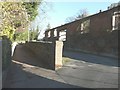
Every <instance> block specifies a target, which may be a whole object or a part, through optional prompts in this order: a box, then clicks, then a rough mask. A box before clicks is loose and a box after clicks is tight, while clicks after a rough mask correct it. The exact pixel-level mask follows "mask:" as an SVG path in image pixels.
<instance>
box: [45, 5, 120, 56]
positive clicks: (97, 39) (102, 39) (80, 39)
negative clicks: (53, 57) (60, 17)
mask: <svg viewBox="0 0 120 90" xmlns="http://www.w3.org/2000/svg"><path fill="white" fill-rule="evenodd" d="M119 8H120V6H117V7H114V8H112V9H109V10H106V11H103V12H99V13H97V14H94V15H91V16H88V17H86V18H83V19H80V20H76V21H74V22H71V23H67V24H65V25H62V26H58V27H56V28H53V29H50V30H48V31H46V32H45V38H44V40H46V41H55V40H59V39H58V38H59V32H60V31H62V30H65V29H66V30H67V33H66V42H65V43H64V44H65V45H64V47H65V48H73V49H74V48H78V49H82V50H88V51H91V52H98V53H110V54H115V55H117V52H118V51H117V47H118V45H117V44H118V32H119V31H118V30H119V28H118V30H115V31H112V28H113V25H112V20H113V15H114V12H118V11H119ZM85 21H89V26H88V31H87V33H82V32H83V31H82V30H81V28H82V27H81V24H82V23H84V22H85ZM118 21H119V20H118ZM119 24H120V22H118V26H119ZM55 29H56V30H57V33H58V35H57V37H53V33H52V32H54V30H55ZM49 31H51V37H49V38H48V37H47V34H48V32H49Z"/></svg>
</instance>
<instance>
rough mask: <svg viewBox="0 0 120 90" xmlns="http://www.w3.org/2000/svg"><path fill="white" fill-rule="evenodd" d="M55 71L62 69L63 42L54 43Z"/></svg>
mask: <svg viewBox="0 0 120 90" xmlns="http://www.w3.org/2000/svg"><path fill="white" fill-rule="evenodd" d="M54 48H55V49H54V50H55V51H54V52H55V70H56V69H58V68H60V67H62V53H63V42H62V41H55V47H54Z"/></svg>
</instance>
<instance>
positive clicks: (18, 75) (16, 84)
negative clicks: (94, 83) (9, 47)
mask: <svg viewBox="0 0 120 90" xmlns="http://www.w3.org/2000/svg"><path fill="white" fill-rule="evenodd" d="M23 69H24V67H23V66H22V65H20V64H16V63H14V62H13V63H12V69H11V71H10V74H9V75H10V77H9V76H8V78H7V81H6V84H5V86H4V88H80V87H79V86H74V85H70V84H66V83H63V82H60V81H56V80H53V79H48V78H47V77H42V76H39V75H36V74H35V73H31V72H28V71H25V70H23ZM40 74H42V73H40ZM11 82H12V83H11ZM4 88H3V90H4Z"/></svg>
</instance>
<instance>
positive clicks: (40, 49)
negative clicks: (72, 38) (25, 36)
mask: <svg viewBox="0 0 120 90" xmlns="http://www.w3.org/2000/svg"><path fill="white" fill-rule="evenodd" d="M25 46H26V47H27V48H29V49H30V50H31V51H32V52H33V53H35V55H36V56H37V58H38V59H39V60H40V62H41V63H42V64H43V65H44V66H45V67H48V68H50V69H53V70H56V69H57V68H59V67H61V66H62V47H63V42H60V41H55V42H27V43H25Z"/></svg>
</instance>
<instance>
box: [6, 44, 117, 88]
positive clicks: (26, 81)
mask: <svg viewBox="0 0 120 90" xmlns="http://www.w3.org/2000/svg"><path fill="white" fill-rule="evenodd" d="M63 59H68V62H66V63H65V64H64V66H63V67H62V68H60V69H58V70H56V71H53V70H49V69H45V68H43V67H41V66H42V64H41V63H40V62H39V60H38V59H37V58H36V56H35V55H34V53H32V52H31V51H30V50H28V49H27V48H25V47H24V46H23V45H18V46H17V47H16V50H15V54H14V58H13V60H12V65H11V70H10V71H9V74H8V77H7V80H6V83H5V86H4V87H5V88H117V87H118V67H117V60H116V59H111V58H106V57H99V56H96V55H91V54H85V53H76V52H64V57H63Z"/></svg>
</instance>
